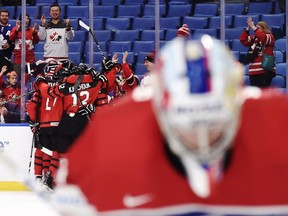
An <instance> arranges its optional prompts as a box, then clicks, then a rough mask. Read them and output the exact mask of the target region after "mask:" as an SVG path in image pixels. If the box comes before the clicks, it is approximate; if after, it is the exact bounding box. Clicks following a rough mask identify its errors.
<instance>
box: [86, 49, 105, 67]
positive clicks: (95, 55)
mask: <svg viewBox="0 0 288 216" xmlns="http://www.w3.org/2000/svg"><path fill="white" fill-rule="evenodd" d="M104 55H105V56H107V52H104ZM102 61H103V56H102V55H101V53H100V52H95V50H94V52H93V64H101V63H102ZM84 63H89V52H85V53H84Z"/></svg>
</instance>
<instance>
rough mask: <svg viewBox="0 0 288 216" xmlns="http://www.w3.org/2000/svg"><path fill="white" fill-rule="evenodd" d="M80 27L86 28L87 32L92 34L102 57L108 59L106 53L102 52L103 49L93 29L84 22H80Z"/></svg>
mask: <svg viewBox="0 0 288 216" xmlns="http://www.w3.org/2000/svg"><path fill="white" fill-rule="evenodd" d="M79 25H80V26H81V27H82V28H84V29H86V30H87V31H89V32H90V34H91V35H92V37H93V40H94V42H95V43H96V45H97V48H98V50H99V52H100V54H101V55H102V57H103V58H104V59H106V57H105V55H104V53H103V51H102V49H101V47H100V45H99V43H98V40H97V38H96V36H95V35H94V33H93V31H92V29H91V28H90V27H89V26H88V25H86V24H85V23H84V22H83V21H82V20H79Z"/></svg>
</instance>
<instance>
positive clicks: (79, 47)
mask: <svg viewBox="0 0 288 216" xmlns="http://www.w3.org/2000/svg"><path fill="white" fill-rule="evenodd" d="M83 43H84V42H83V41H69V52H78V53H82V52H83V48H84V47H83Z"/></svg>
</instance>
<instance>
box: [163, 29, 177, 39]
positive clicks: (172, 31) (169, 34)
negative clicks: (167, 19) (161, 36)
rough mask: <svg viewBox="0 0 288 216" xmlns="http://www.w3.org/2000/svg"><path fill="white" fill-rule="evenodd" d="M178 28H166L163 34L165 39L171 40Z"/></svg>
mask: <svg viewBox="0 0 288 216" xmlns="http://www.w3.org/2000/svg"><path fill="white" fill-rule="evenodd" d="M177 31H178V29H167V30H166V34H165V40H166V41H169V40H172V39H173V38H175V37H176V36H177Z"/></svg>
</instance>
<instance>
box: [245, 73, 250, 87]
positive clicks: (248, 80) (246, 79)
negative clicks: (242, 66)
mask: <svg viewBox="0 0 288 216" xmlns="http://www.w3.org/2000/svg"><path fill="white" fill-rule="evenodd" d="M244 85H245V86H250V79H249V75H244Z"/></svg>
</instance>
